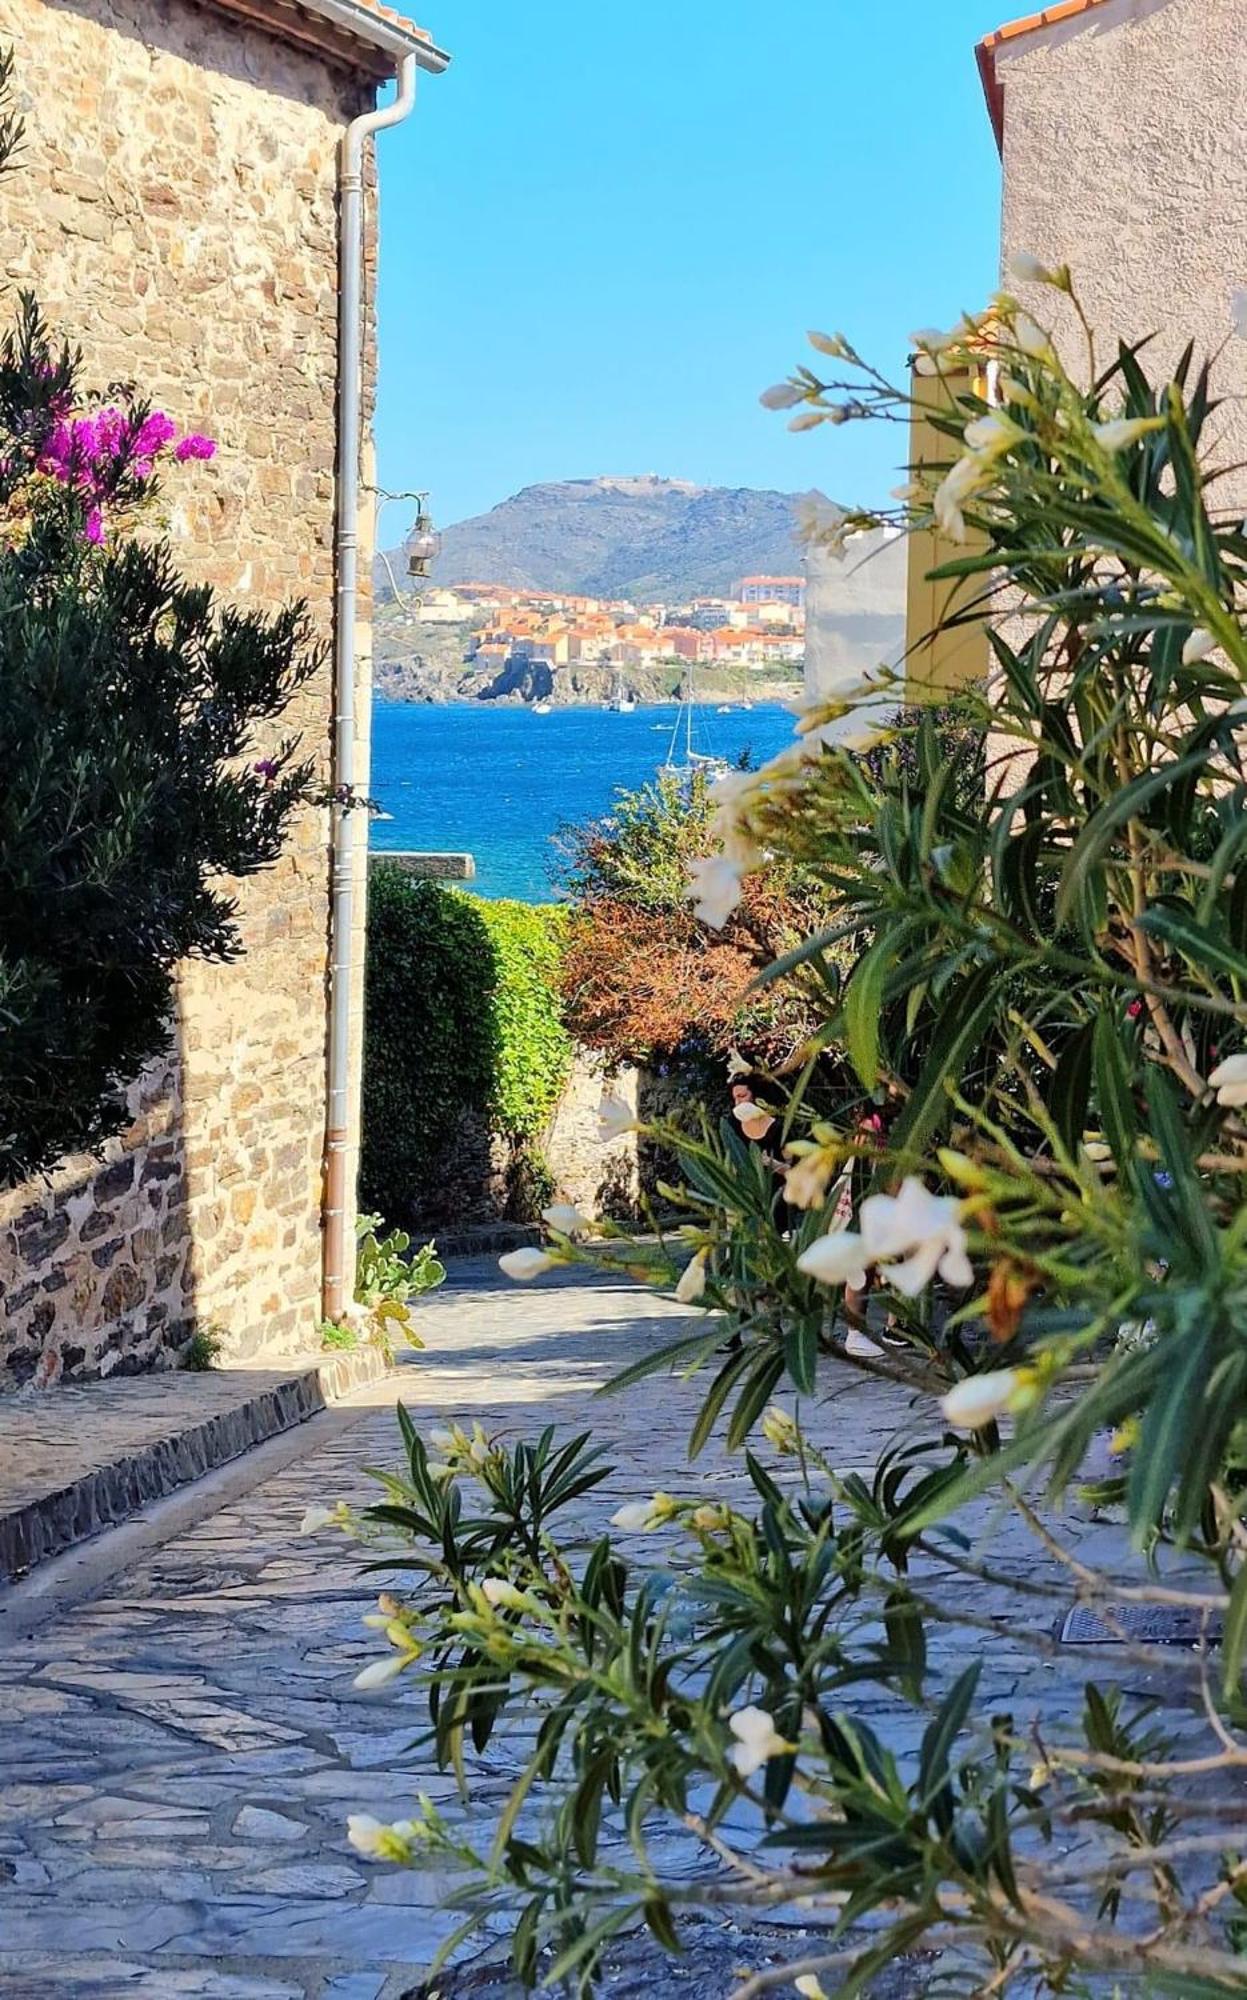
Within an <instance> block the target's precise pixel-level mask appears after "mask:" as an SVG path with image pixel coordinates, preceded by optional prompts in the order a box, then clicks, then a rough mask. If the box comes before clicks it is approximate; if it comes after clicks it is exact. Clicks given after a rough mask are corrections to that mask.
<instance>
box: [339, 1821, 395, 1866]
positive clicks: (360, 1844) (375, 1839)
mask: <svg viewBox="0 0 1247 2000" xmlns="http://www.w3.org/2000/svg"><path fill="white" fill-rule="evenodd" d="M388 1831H389V1828H388V1827H387V1826H386V1824H385V1822H384V1820H379V1819H374V1818H373V1816H372V1814H371V1813H348V1815H347V1821H346V1837H347V1839H348V1840H349V1841H350V1843H351V1846H352V1847H353V1848H355V1849H356V1851H357V1853H360V1854H368V1855H376V1856H377V1857H378V1858H379V1857H380V1854H381V1836H382V1834H384V1833H388Z"/></svg>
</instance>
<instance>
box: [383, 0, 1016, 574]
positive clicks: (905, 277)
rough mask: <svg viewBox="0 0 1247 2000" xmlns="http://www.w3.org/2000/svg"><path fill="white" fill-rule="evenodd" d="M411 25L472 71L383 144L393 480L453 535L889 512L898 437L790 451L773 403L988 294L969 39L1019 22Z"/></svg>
mask: <svg viewBox="0 0 1247 2000" xmlns="http://www.w3.org/2000/svg"><path fill="white" fill-rule="evenodd" d="M415 4H416V5H417V6H418V9H419V18H420V19H421V22H422V25H424V26H426V27H427V28H428V29H429V30H430V31H431V32H432V33H433V34H434V35H435V37H436V38H437V39H438V40H439V41H440V42H441V43H442V44H443V46H445V47H447V48H449V49H450V50H451V52H452V54H453V57H454V61H453V63H452V65H451V68H450V70H449V71H448V72H447V73H446V75H444V76H442V77H426V78H422V79H421V93H420V101H419V103H418V106H417V109H416V114H415V116H414V118H413V119H412V120H411V121H410V122H409V123H408V124H407V125H406V126H405V127H403V128H400V129H399V130H397V131H395V132H393V133H390V134H388V135H386V136H385V137H384V138H383V139H382V142H381V181H382V246H381V296H380V326H381V388H380V410H379V420H378V427H377V429H378V445H379V466H380V476H381V480H382V483H383V484H384V485H387V486H389V487H428V488H429V489H430V490H431V493H432V502H433V508H434V511H435V513H436V514H437V516H438V518H439V519H440V520H442V521H444V522H449V521H454V520H459V519H462V518H463V517H464V516H465V515H468V514H472V513H476V512H479V511H480V510H482V509H484V508H486V507H489V506H492V505H494V504H495V503H496V502H497V501H499V500H502V499H504V498H505V497H506V496H507V495H508V494H509V493H513V492H515V491H516V490H517V489H518V488H519V487H521V486H526V485H530V484H532V483H533V482H535V481H538V480H545V479H571V478H583V477H588V476H590V475H593V474H596V473H635V472H658V473H661V474H664V475H667V476H670V477H673V478H682V479H692V480H695V481H697V482H699V483H701V484H705V485H724V486H777V487H781V488H783V489H785V490H792V491H800V490H804V489H806V488H808V487H811V486H821V487H823V488H824V490H826V491H828V492H830V493H831V494H833V495H834V496H835V497H836V498H838V499H850V498H852V499H862V500H870V499H878V498H879V497H880V496H881V495H882V494H883V493H884V492H886V490H887V488H888V487H889V486H891V485H892V484H894V483H895V482H894V477H893V474H892V470H891V467H892V462H893V452H894V449H895V448H896V447H897V446H898V443H899V438H898V435H897V434H894V433H893V432H892V431H891V427H889V426H883V425H870V426H864V427H863V426H860V425H859V426H846V427H845V428H844V429H842V430H840V431H838V432H835V433H833V432H830V431H828V430H826V429H823V430H821V431H817V432H815V433H813V434H812V435H810V436H806V437H802V436H791V435H790V434H789V433H788V431H787V429H786V427H785V420H784V418H783V417H782V416H774V415H768V414H767V413H766V412H765V411H763V410H761V409H760V408H759V407H758V402H757V397H758V393H759V391H760V390H761V389H763V388H765V387H766V385H767V384H768V383H769V382H773V381H775V380H777V379H778V378H779V377H781V376H783V375H784V374H786V373H787V372H788V369H789V368H790V367H791V366H792V365H793V364H794V363H795V362H796V361H797V360H798V359H801V358H804V357H806V356H807V355H808V350H807V349H806V347H805V340H804V334H805V329H806V328H808V327H826V328H828V329H831V328H835V327H840V328H842V329H843V330H844V331H845V332H847V333H848V334H850V336H851V337H852V338H853V339H854V340H855V341H856V343H857V345H858V347H859V348H860V349H861V350H862V351H863V352H865V353H869V354H871V355H872V356H873V357H875V358H878V359H879V360H880V361H881V362H882V363H883V364H885V365H887V366H888V367H890V368H897V369H899V367H900V365H901V363H902V360H903V356H904V345H905V335H906V334H907V333H908V331H909V330H910V329H911V328H912V327H914V326H921V325H930V324H932V323H936V322H942V321H951V320H952V319H954V318H955V317H956V315H957V313H958V312H959V311H960V309H961V308H962V307H963V306H968V305H977V304H979V303H981V302H982V300H983V299H984V298H985V296H986V294H987V292H988V291H989V290H990V289H991V288H992V287H993V285H994V283H995V279H996V256H997V234H998V216H999V200H1000V193H999V163H998V160H997V156H996V150H995V145H994V142H993V139H992V135H991V130H990V127H989V124H988V119H987V113H986V109H985V106H984V103H983V97H982V92H981V89H980V86H979V81H978V75H977V71H976V68H975V62H974V43H975V41H976V39H977V38H978V36H980V35H981V34H983V33H984V32H985V31H987V30H988V29H990V28H992V27H994V26H997V25H999V23H1000V21H1001V20H1002V19H1007V18H1009V16H1010V14H1011V13H1016V12H1019V11H1022V10H1021V9H1020V8H1019V7H1017V6H1013V7H1010V5H1009V0H1003V5H1002V4H1000V0H996V4H993V0H769V4H758V0H749V4H745V0H627V4H625V5H615V4H611V0H415ZM895 455H896V456H898V457H900V456H903V452H901V451H899V450H896V453H895ZM404 525H405V523H404V521H403V519H402V510H401V509H394V510H391V512H390V514H389V515H388V516H387V518H386V520H385V522H384V524H383V533H384V536H385V539H386V540H397V539H398V536H397V533H395V534H393V535H391V534H390V530H391V529H394V528H399V527H402V526H404Z"/></svg>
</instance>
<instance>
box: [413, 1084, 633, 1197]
mask: <svg viewBox="0 0 1247 2000" xmlns="http://www.w3.org/2000/svg"><path fill="white" fill-rule="evenodd" d="M604 1088H608V1089H609V1090H610V1092H611V1094H612V1095H613V1096H615V1097H619V1098H622V1099H623V1101H624V1103H625V1104H628V1105H630V1106H631V1107H632V1108H633V1109H634V1110H638V1115H639V1116H645V1115H647V1113H650V1112H651V1110H652V1104H651V1100H652V1096H653V1090H652V1085H651V1083H650V1080H649V1078H648V1077H647V1076H646V1074H645V1072H644V1071H641V1070H636V1069H624V1070H621V1071H617V1072H615V1073H613V1074H612V1075H611V1077H610V1080H609V1083H608V1082H607V1076H606V1067H605V1064H604V1062H603V1059H602V1057H601V1056H599V1055H597V1054H596V1053H594V1052H592V1051H590V1050H588V1049H578V1050H577V1051H576V1053H575V1055H574V1056H573V1058H572V1067H571V1071H570V1074H569V1076H568V1079H567V1082H566V1084H565V1085H564V1086H563V1094H562V1096H561V1097H560V1099H559V1102H558V1105H557V1106H556V1108H555V1112H554V1116H553V1118H552V1119H551V1121H550V1124H549V1127H548V1129H547V1131H546V1132H545V1134H544V1135H543V1137H542V1139H541V1141H540V1143H539V1145H538V1146H536V1147H535V1148H527V1147H517V1146H516V1144H515V1143H514V1142H513V1141H511V1140H509V1139H506V1138H504V1137H502V1136H500V1135H499V1134H498V1133H497V1132H495V1131H493V1129H492V1128H491V1126H490V1122H489V1120H488V1118H487V1117H485V1116H484V1115H483V1114H482V1113H479V1112H474V1111H464V1112H463V1114H462V1115H461V1117H460V1120H459V1124H458V1127H457V1129H456V1131H455V1134H454V1136H453V1138H452V1139H451V1141H450V1143H449V1144H448V1145H447V1147H446V1149H445V1152H444V1154H443V1156H442V1158H441V1159H440V1160H439V1161H438V1162H437V1166H436V1168H435V1170H434V1172H433V1173H432V1174H431V1176H430V1180H431V1182H432V1183H433V1184H434V1185H435V1186H436V1187H437V1189H438V1198H437V1201H436V1203H435V1204H433V1205H431V1206H430V1207H428V1208H427V1209H426V1210H425V1211H424V1212H423V1213H422V1214H420V1215H419V1216H418V1217H416V1218H415V1224H414V1226H415V1227H416V1228H417V1229H418V1230H420V1231H423V1232H426V1233H435V1232H437V1231H439V1230H441V1231H443V1232H446V1231H450V1232H453V1233H455V1234H458V1233H459V1232H460V1231H461V1230H464V1229H474V1228H482V1227H486V1226H488V1225H490V1224H494V1223H499V1222H531V1221H533V1220H534V1219H535V1216H536V1209H537V1206H538V1205H539V1204H538V1203H536V1202H534V1200H533V1199H532V1185H533V1184H532V1176H531V1175H530V1174H528V1173H527V1172H526V1170H525V1169H526V1163H527V1162H530V1161H531V1162H537V1163H540V1165H541V1166H542V1167H543V1168H544V1169H546V1170H548V1172H549V1175H550V1178H551V1180H552V1181H553V1183H554V1195H555V1199H557V1200H559V1201H570V1202H574V1203H575V1205H576V1207H577V1208H579V1209H580V1210H581V1212H582V1213H583V1214H585V1215H589V1216H602V1215H610V1216H615V1217H621V1218H622V1217H626V1216H628V1215H631V1214H632V1213H633V1212H634V1211H635V1208H636V1202H637V1195H638V1192H639V1189H640V1186H641V1181H642V1161H641V1158H640V1153H639V1149H638V1146H637V1139H636V1134H635V1133H631V1132H629V1133H625V1134H624V1135H623V1137H622V1138H620V1139H615V1140H612V1141H611V1143H610V1144H609V1145H607V1146H603V1145H602V1144H601V1142H600V1140H599V1139H598V1136H597V1129H598V1105H599V1103H600V1102H601V1098H602V1092H603V1089H604Z"/></svg>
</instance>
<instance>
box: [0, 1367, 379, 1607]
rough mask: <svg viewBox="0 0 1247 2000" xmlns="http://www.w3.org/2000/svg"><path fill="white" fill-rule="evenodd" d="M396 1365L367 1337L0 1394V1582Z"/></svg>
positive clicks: (303, 1420)
mask: <svg viewBox="0 0 1247 2000" xmlns="http://www.w3.org/2000/svg"><path fill="white" fill-rule="evenodd" d="M391 1367H392V1363H391V1362H390V1361H389V1360H388V1359H387V1358H386V1356H385V1354H384V1353H383V1352H382V1350H381V1349H380V1348H378V1347H374V1346H371V1345H363V1346H360V1347H358V1348H353V1349H350V1350H347V1351H343V1352H339V1353H325V1354H317V1355H313V1356H309V1357H307V1358H305V1359H302V1360H294V1361H288V1362H282V1363H280V1364H278V1365H274V1366H272V1367H269V1368H265V1367H262V1366H256V1365H255V1364H254V1363H253V1364H251V1365H250V1366H248V1367H245V1368H244V1367H222V1368H211V1369H207V1370H204V1371H203V1372H202V1373H198V1372H192V1371H189V1370H179V1371H172V1370H170V1371H168V1372H165V1373H160V1374H154V1375H144V1376H128V1377H126V1378H125V1379H124V1380H112V1381H104V1382H87V1383H83V1384H81V1385H79V1386H73V1387H68V1388H65V1387H61V1388H56V1389H49V1390H43V1391H36V1390H29V1389H24V1390H20V1391H18V1392H17V1393H16V1394H14V1395H10V1396H2V1397H0V1589H2V1588H3V1585H4V1583H5V1582H6V1581H7V1582H12V1581H14V1580H15V1579H16V1578H17V1577H20V1576H24V1575H25V1574H26V1572H27V1571H28V1570H30V1569H33V1568H34V1567H35V1565H36V1564H37V1563H40V1562H45V1561H46V1560H47V1558H48V1557H49V1556H54V1555H59V1554H60V1552H61V1551H62V1550H63V1549H68V1548H72V1547H73V1546H74V1544H75V1543H77V1542H84V1541H86V1540H88V1539H89V1537H90V1536H92V1535H98V1534H100V1533H102V1531H103V1530H104V1529H105V1528H109V1527H112V1526H113V1525H114V1524H115V1523H116V1522H118V1521H124V1520H126V1519H127V1518H128V1517H129V1516H130V1515H132V1514H136V1513H138V1511H139V1510H140V1508H142V1507H144V1506H146V1505H147V1504H148V1502H149V1501H152V1500H158V1499H159V1498H161V1496H162V1495H163V1494H166V1493H172V1492H174V1491H175V1490H176V1489H177V1488H178V1487H180V1486H187V1485H189V1484H190V1483H191V1481H192V1480H195V1479H199V1478H201V1477H202V1475H203V1474H204V1473H205V1472H209V1471H211V1470H212V1469H213V1467H214V1466H218V1465H224V1464H226V1463H227V1462H228V1461H229V1460H230V1459H233V1458H238V1457H239V1456H240V1455H241V1454H242V1453H243V1452H245V1451H247V1450H249V1449H250V1448H251V1446H252V1445H256V1444H260V1443H262V1442H263V1440H264V1439H266V1438H271V1437H276V1436H277V1435H278V1434H279V1433H280V1432H282V1431H288V1430H291V1429H293V1428H294V1426H295V1425H296V1424H301V1423H305V1422H306V1421H307V1419H308V1418H309V1417H313V1416H315V1415H316V1413H317V1412H318V1411H319V1410H323V1409H325V1408H326V1407H327V1406H328V1405H329V1404H330V1403H334V1402H337V1401H339V1400H340V1399H341V1398H342V1397H343V1396H346V1395H349V1394H350V1393H351V1391H352V1390H355V1389H359V1388H362V1387H363V1386H364V1385H365V1384H366V1383H369V1382H374V1381H377V1380H379V1379H380V1378H381V1377H382V1376H385V1375H387V1374H389V1373H390V1371H391Z"/></svg>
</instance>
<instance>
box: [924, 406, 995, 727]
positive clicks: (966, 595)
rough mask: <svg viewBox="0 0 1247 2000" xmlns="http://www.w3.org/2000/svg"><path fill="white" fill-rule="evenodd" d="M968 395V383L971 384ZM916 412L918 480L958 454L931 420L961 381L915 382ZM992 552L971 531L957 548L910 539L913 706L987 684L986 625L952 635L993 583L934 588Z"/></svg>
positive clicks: (979, 580) (977, 580)
mask: <svg viewBox="0 0 1247 2000" xmlns="http://www.w3.org/2000/svg"><path fill="white" fill-rule="evenodd" d="M963 379H964V384H965V387H966V388H967V390H968V388H969V378H968V377H965V378H963ZM912 382H913V395H914V405H913V413H912V416H911V420H910V444H909V462H910V465H911V467H912V468H913V471H912V472H911V475H910V476H911V478H916V477H917V475H918V468H919V467H921V466H923V465H932V464H943V465H947V464H948V463H949V461H950V460H951V459H952V457H953V456H954V454H955V449H956V447H955V443H954V440H953V439H951V438H949V437H945V436H943V435H942V434H941V432H939V431H938V430H936V428H935V426H934V425H933V424H932V422H931V417H930V413H931V412H932V411H934V410H937V409H939V408H940V407H941V406H943V407H945V408H947V407H948V406H949V404H950V403H951V401H952V399H953V398H954V397H955V396H956V394H957V392H958V388H959V386H960V385H959V383H958V381H957V378H955V377H941V376H938V375H919V374H914V375H913V377H912ZM984 546H985V543H984V540H983V537H982V536H981V535H976V534H975V532H974V530H973V529H970V530H969V533H968V538H967V540H966V541H965V542H954V541H951V540H949V538H948V537H947V536H946V535H941V534H939V533H938V532H937V531H936V530H935V529H933V528H931V529H928V528H920V529H916V530H915V531H914V532H913V533H912V534H911V535H910V537H909V582H908V591H907V596H906V607H905V676H906V694H907V696H908V698H909V700H910V701H915V702H916V701H929V700H932V699H934V698H936V697H938V696H939V695H940V694H944V693H947V692H948V690H949V689H950V688H955V687H958V686H961V685H963V684H964V683H965V682H966V681H975V680H986V679H987V674H988V666H989V660H990V649H989V647H988V643H987V634H986V631H985V629H984V628H983V626H982V625H979V624H974V625H958V626H954V627H953V628H952V629H951V630H948V629H945V627H946V621H947V620H948V618H950V617H952V616H955V615H956V614H957V613H958V612H959V611H962V610H964V609H965V607H966V606H967V605H969V604H972V603H973V602H974V601H975V599H976V598H978V597H981V596H982V594H983V592H984V590H985V589H986V587H987V579H986V578H985V577H982V576H972V577H967V578H964V579H959V580H954V581H953V582H951V583H950V582H947V581H944V582H938V583H937V582H933V581H932V579H931V575H930V572H931V571H932V570H933V569H938V568H939V567H940V565H941V564H943V563H947V562H952V561H953V560H954V559H955V558H956V557H958V556H966V555H973V554H974V553H975V551H976V550H977V549H981V548H983V547H984Z"/></svg>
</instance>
